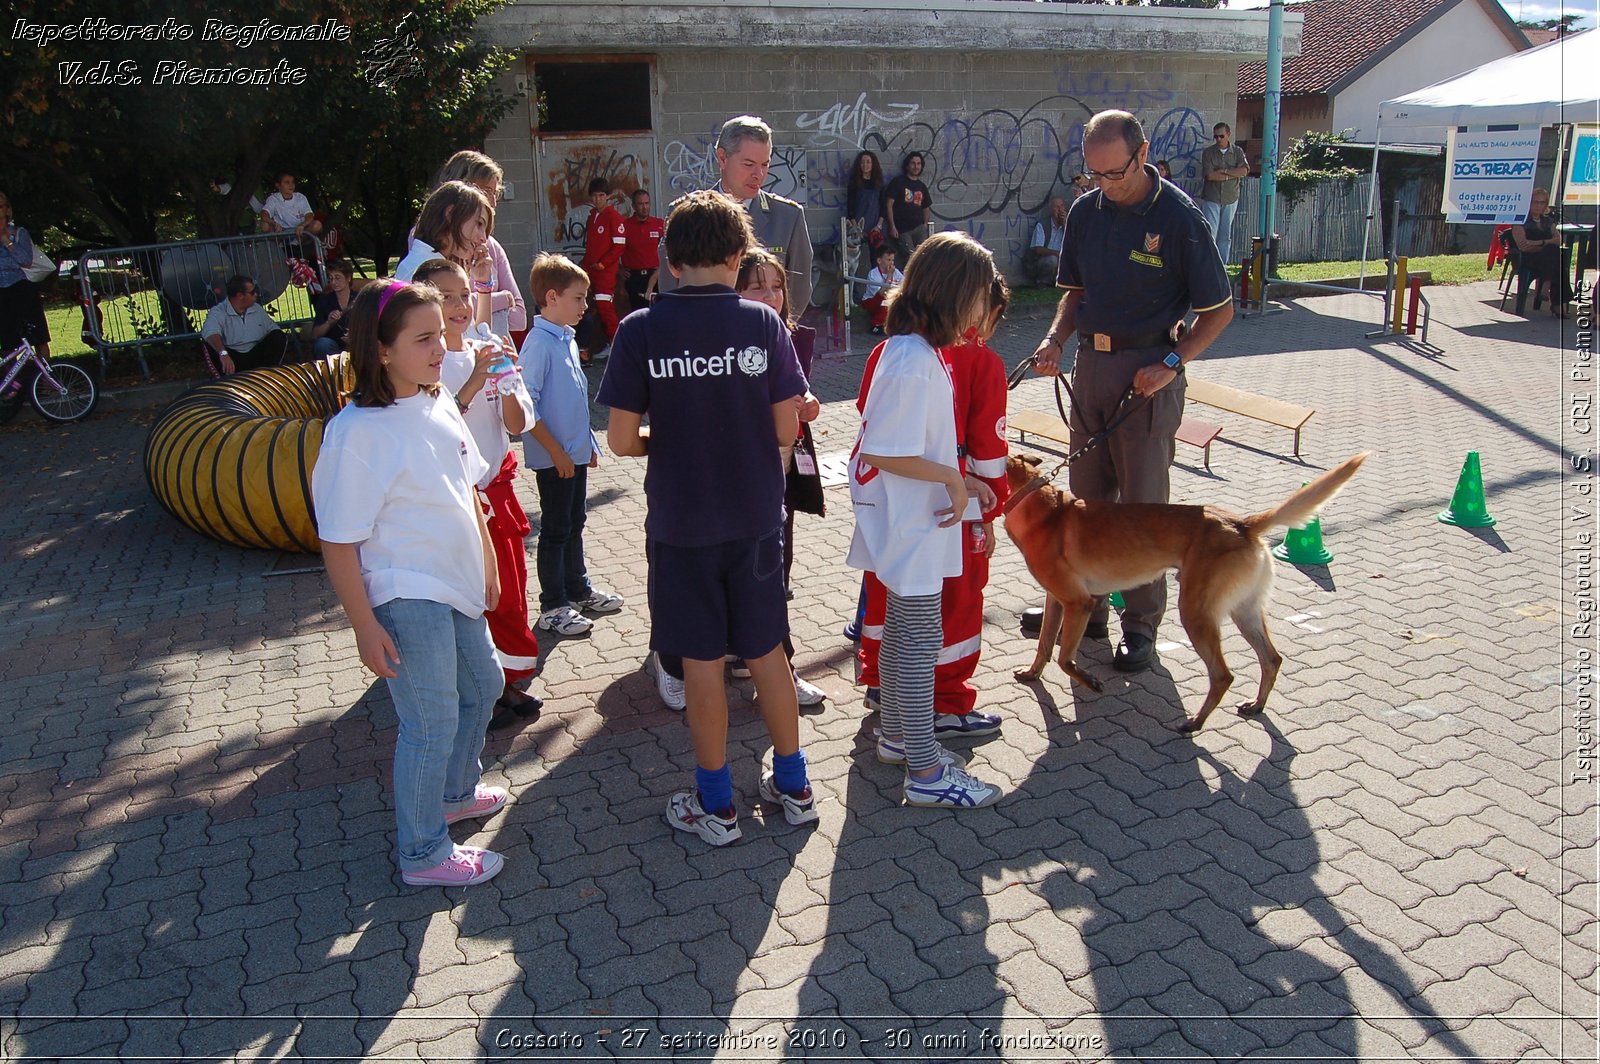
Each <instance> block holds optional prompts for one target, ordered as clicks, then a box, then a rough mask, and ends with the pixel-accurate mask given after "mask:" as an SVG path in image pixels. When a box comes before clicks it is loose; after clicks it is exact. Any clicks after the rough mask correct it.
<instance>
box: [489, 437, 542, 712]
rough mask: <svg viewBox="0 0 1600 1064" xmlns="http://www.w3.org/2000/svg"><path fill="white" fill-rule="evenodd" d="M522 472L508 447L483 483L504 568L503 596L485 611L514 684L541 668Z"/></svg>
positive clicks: (497, 559)
mask: <svg viewBox="0 0 1600 1064" xmlns="http://www.w3.org/2000/svg"><path fill="white" fill-rule="evenodd" d="M516 477H517V458H516V455H514V454H510V453H508V454H507V455H506V460H505V461H504V462H502V463H501V464H500V472H499V473H498V474H497V475H496V476H495V478H494V480H492V481H490V482H489V486H488V487H487V488H484V489H483V495H484V498H486V499H487V500H488V501H489V506H488V515H489V522H488V523H489V542H490V543H492V544H493V545H494V560H495V568H496V569H497V570H498V571H499V573H500V602H499V604H498V605H496V606H495V608H494V609H493V610H491V611H489V613H488V614H486V615H485V616H486V619H487V620H488V622H489V635H490V637H491V638H492V639H493V640H494V649H495V656H496V657H498V658H499V659H500V666H501V668H503V669H504V670H505V673H506V683H508V684H509V683H516V682H517V681H518V680H526V679H528V678H529V677H531V676H537V675H538V673H539V640H538V637H536V636H535V635H534V634H533V629H532V628H530V627H529V626H528V556H527V554H526V553H525V552H524V550H523V546H522V538H523V537H524V536H526V535H527V534H528V530H529V529H530V528H531V527H532V526H531V525H529V524H528V515H527V514H526V513H524V512H523V510H522V504H521V503H520V502H518V501H517V493H516V489H515V488H514V486H513V482H514V481H515V480H516Z"/></svg>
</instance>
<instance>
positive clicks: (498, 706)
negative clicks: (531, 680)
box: [488, 691, 544, 731]
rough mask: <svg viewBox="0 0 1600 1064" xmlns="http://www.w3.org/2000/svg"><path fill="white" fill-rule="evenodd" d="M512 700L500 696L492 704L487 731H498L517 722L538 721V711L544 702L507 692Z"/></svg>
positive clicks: (520, 693) (517, 692) (519, 692)
mask: <svg viewBox="0 0 1600 1064" xmlns="http://www.w3.org/2000/svg"><path fill="white" fill-rule="evenodd" d="M508 693H510V694H512V695H515V697H514V698H507V697H505V696H502V697H501V699H500V701H498V702H496V703H495V704H494V716H492V717H490V718H489V729H488V730H489V731H499V730H500V729H501V728H509V727H511V725H513V724H515V723H516V722H517V721H519V720H522V721H535V720H538V719H539V711H540V710H541V709H543V708H544V701H543V700H542V699H538V698H535V697H534V696H532V695H528V694H523V693H522V692H521V691H512V692H508Z"/></svg>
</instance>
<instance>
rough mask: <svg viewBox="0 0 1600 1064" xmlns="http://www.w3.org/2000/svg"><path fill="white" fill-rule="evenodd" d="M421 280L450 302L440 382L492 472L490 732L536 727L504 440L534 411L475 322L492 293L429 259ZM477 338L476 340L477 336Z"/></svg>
mask: <svg viewBox="0 0 1600 1064" xmlns="http://www.w3.org/2000/svg"><path fill="white" fill-rule="evenodd" d="M415 280H416V281H417V283H419V284H426V285H428V286H430V287H432V288H434V289H437V290H438V292H439V294H440V295H442V296H444V307H443V310H444V348H445V351H444V365H443V366H442V367H441V368H440V380H441V382H442V383H443V384H444V387H445V388H446V389H447V390H448V391H449V392H450V394H451V395H452V396H454V397H455V402H456V407H457V408H458V409H459V410H460V411H461V416H462V418H463V419H464V420H465V421H466V423H467V428H469V429H471V430H472V439H473V442H475V443H476V444H477V445H478V452H479V453H480V454H482V455H483V460H484V461H485V462H487V463H488V465H489V472H488V473H486V474H485V475H484V477H483V479H481V480H480V481H478V491H479V493H480V495H481V496H482V498H483V500H484V502H485V503H486V504H487V506H488V510H489V519H488V524H489V539H490V540H491V541H492V542H493V543H494V556H495V563H496V565H497V567H498V569H499V572H500V588H501V595H500V604H499V605H498V606H496V607H495V608H494V609H493V610H491V611H489V614H488V620H489V635H490V636H491V637H492V638H493V640H494V646H495V650H496V651H497V652H498V654H499V658H500V665H501V667H502V668H503V669H504V670H505V677H506V682H505V690H504V691H502V692H501V694H500V700H499V701H498V702H496V703H495V716H494V718H493V719H492V720H491V721H490V722H489V726H490V728H491V730H492V729H494V728H500V727H505V726H506V725H509V724H511V723H512V722H513V721H514V720H515V719H516V718H518V717H522V718H525V719H532V718H534V717H537V716H538V715H539V708H540V706H541V705H543V703H542V702H540V700H539V699H537V698H534V697H533V696H532V695H528V694H525V693H523V692H522V691H520V690H518V689H517V685H518V684H524V681H527V680H531V679H533V677H534V676H536V675H538V672H539V640H538V639H537V638H536V637H535V636H534V634H533V631H532V629H530V628H529V627H528V562H527V555H526V554H525V553H524V552H523V549H522V539H523V537H524V536H526V535H527V534H528V532H529V531H530V530H531V528H532V526H531V525H530V524H529V523H528V515H527V514H526V513H524V512H523V509H522V504H521V503H520V502H518V501H517V493H516V488H515V484H516V479H517V459H516V456H515V455H514V454H512V452H511V446H510V441H509V439H508V438H507V436H506V434H507V433H508V432H509V433H511V434H513V435H520V434H521V432H522V430H523V429H525V428H527V426H528V423H529V422H531V421H532V420H533V403H532V401H531V400H530V399H529V398H528V392H527V389H525V388H524V387H523V386H522V377H521V375H520V374H519V373H518V372H517V365H516V360H515V352H513V351H512V350H511V348H510V346H509V345H507V344H505V343H504V341H500V340H495V339H490V338H489V334H488V328H487V327H486V326H485V325H483V324H482V323H481V322H479V323H478V324H477V325H474V324H473V319H474V318H475V317H476V316H477V314H478V313H479V312H482V311H484V310H485V309H486V307H485V306H484V305H485V304H487V303H488V302H489V293H487V292H479V293H473V292H471V291H470V290H469V287H468V286H469V282H468V280H467V274H466V271H465V270H463V269H462V268H461V267H460V266H459V265H457V264H456V263H454V262H451V261H450V260H449V259H429V260H428V261H427V262H424V263H423V264H422V265H421V266H419V267H417V272H416V274H415ZM474 330H476V332H474Z"/></svg>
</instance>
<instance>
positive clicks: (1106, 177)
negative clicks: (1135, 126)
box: [1083, 151, 1139, 181]
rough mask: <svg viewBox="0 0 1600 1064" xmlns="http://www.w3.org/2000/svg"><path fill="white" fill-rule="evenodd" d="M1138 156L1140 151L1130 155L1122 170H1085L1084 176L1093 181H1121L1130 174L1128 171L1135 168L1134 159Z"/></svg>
mask: <svg viewBox="0 0 1600 1064" xmlns="http://www.w3.org/2000/svg"><path fill="white" fill-rule="evenodd" d="M1138 158H1139V153H1138V152H1137V151H1135V152H1134V153H1133V154H1132V155H1130V156H1128V161H1127V162H1126V163H1124V164H1123V166H1122V169H1120V170H1085V171H1084V172H1083V176H1084V177H1087V178H1088V179H1089V180H1091V181H1121V180H1122V179H1123V178H1124V177H1127V176H1128V171H1129V170H1131V169H1133V163H1134V160H1136V159H1138Z"/></svg>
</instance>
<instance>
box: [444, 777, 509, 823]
mask: <svg viewBox="0 0 1600 1064" xmlns="http://www.w3.org/2000/svg"><path fill="white" fill-rule="evenodd" d="M509 799H510V795H508V794H507V793H506V790H505V788H504V787H485V786H484V785H483V784H481V783H480V784H478V789H477V790H476V791H474V792H473V795H472V804H471V805H469V806H467V807H466V808H465V809H457V810H456V811H455V812H453V813H445V815H444V822H445V823H446V824H454V823H456V822H457V821H461V820H472V819H474V818H477V817H487V816H493V815H494V814H496V813H498V812H499V811H500V810H501V809H503V808H505V804H506V802H507V801H508V800H509Z"/></svg>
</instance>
